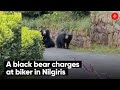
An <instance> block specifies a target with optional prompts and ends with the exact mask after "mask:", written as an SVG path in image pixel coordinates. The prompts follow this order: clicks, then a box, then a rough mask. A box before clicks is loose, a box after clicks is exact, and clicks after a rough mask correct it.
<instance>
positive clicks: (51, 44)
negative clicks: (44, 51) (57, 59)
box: [41, 29, 55, 48]
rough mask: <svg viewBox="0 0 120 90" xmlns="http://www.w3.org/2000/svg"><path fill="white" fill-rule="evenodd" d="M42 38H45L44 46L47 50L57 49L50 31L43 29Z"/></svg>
mask: <svg viewBox="0 0 120 90" xmlns="http://www.w3.org/2000/svg"><path fill="white" fill-rule="evenodd" d="M41 33H42V36H43V44H44V45H45V47H46V48H51V47H55V43H54V42H53V41H52V39H51V38H50V31H49V30H48V29H42V30H41Z"/></svg>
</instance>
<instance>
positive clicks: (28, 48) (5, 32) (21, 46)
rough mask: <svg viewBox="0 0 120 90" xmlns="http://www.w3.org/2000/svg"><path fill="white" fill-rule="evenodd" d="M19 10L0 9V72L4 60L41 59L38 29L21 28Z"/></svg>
mask: <svg viewBox="0 0 120 90" xmlns="http://www.w3.org/2000/svg"><path fill="white" fill-rule="evenodd" d="M21 21H22V15H21V13H20V12H2V11H0V74H1V71H2V70H3V62H4V61H5V60H22V59H41V58H42V57H43V51H44V46H43V43H42V36H41V33H40V32H39V31H35V30H28V28H26V27H23V28H22V30H21V24H20V23H21Z"/></svg>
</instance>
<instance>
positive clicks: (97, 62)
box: [44, 48, 120, 79]
mask: <svg viewBox="0 0 120 90" xmlns="http://www.w3.org/2000/svg"><path fill="white" fill-rule="evenodd" d="M44 60H45V61H55V60H57V61H82V68H74V69H71V70H69V75H68V76H56V77H46V78H50V79H51V78H54V79H56V78H57V79H59V78H60V79H64V78H65V79H96V78H99V79H118V78H120V55H119V54H118V55H112V54H95V53H90V52H88V53H87V52H76V51H73V50H70V49H58V48H48V49H45V53H44Z"/></svg>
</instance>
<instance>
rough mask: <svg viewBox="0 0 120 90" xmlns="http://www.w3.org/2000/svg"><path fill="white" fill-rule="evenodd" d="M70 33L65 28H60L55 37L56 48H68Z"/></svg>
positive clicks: (70, 38)
mask: <svg viewBox="0 0 120 90" xmlns="http://www.w3.org/2000/svg"><path fill="white" fill-rule="evenodd" d="M72 36H73V35H72V34H69V33H67V32H66V31H65V30H61V33H59V34H58V36H57V39H56V44H57V47H58V48H66V49H68V48H69V44H70V42H71V40H72Z"/></svg>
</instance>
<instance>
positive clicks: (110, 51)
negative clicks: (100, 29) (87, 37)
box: [70, 44, 120, 54]
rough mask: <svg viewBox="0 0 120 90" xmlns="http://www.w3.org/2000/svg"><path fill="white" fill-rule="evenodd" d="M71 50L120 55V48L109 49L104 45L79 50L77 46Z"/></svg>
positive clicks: (94, 45)
mask: <svg viewBox="0 0 120 90" xmlns="http://www.w3.org/2000/svg"><path fill="white" fill-rule="evenodd" d="M70 48H71V49H72V50H74V51H77V52H92V53H100V54H120V48H114V47H111V48H110V47H108V46H103V45H97V44H93V45H92V47H91V48H79V47H75V46H72V45H71V46H70Z"/></svg>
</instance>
